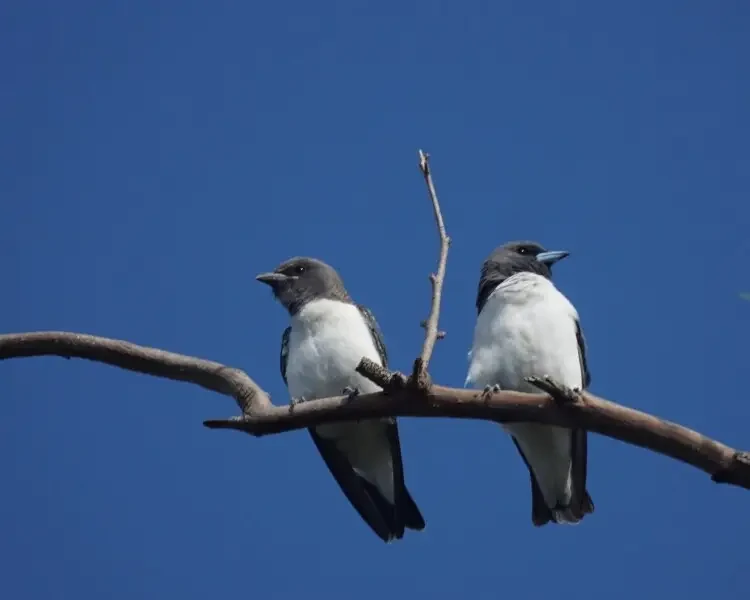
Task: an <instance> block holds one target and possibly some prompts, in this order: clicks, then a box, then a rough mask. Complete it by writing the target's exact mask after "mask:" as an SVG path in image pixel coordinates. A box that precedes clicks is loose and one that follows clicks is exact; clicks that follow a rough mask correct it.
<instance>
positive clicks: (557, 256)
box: [536, 250, 570, 266]
mask: <svg viewBox="0 0 750 600" xmlns="http://www.w3.org/2000/svg"><path fill="white" fill-rule="evenodd" d="M568 254H570V252H568V251H567V250H552V251H550V252H540V253H539V254H537V255H536V259H537V261H538V262H540V263H544V264H545V265H547V266H550V265H554V264H555V263H556V262H557V261H558V260H562V259H563V258H565V257H566V256H568Z"/></svg>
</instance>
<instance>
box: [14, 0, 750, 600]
mask: <svg viewBox="0 0 750 600" xmlns="http://www.w3.org/2000/svg"><path fill="white" fill-rule="evenodd" d="M749 25H750V14H749V13H748V9H747V6H745V5H744V4H743V3H741V2H732V1H727V2H714V3H705V2H695V1H687V2H677V1H665V2H658V3H656V2H637V1H636V2H628V3H616V4H615V3H603V2H594V1H581V2H574V3H567V2H566V3H562V2H560V3H557V2H521V1H511V2H476V1H467V2H461V3H458V2H437V3H436V2H429V3H428V2H395V1H393V0H381V1H380V2H362V1H356V0H350V1H347V2H343V1H342V2H315V3H313V2H301V1H299V0H291V1H289V2H284V3H281V2H278V3H270V2H268V3H259V2H247V3H240V2H221V1H216V2H212V3H210V4H209V3H206V2H203V3H199V2H187V1H186V2H179V3H178V2H146V1H144V0H138V1H133V2H129V3H104V2H95V1H93V0H91V1H87V2H84V1H80V0H70V1H69V2H64V3H63V2H51V1H45V2H42V1H40V2H36V3H30V2H18V1H16V2H6V3H4V4H3V5H2V6H0V57H2V58H0V67H1V71H0V73H1V75H2V82H3V84H2V86H0V114H1V115H2V135H0V195H1V196H2V198H3V201H2V203H0V221H1V222H2V223H3V234H2V235H1V236H0V241H1V243H2V254H3V256H4V257H6V261H5V267H6V272H5V277H4V279H5V285H4V286H3V293H2V296H0V306H1V307H2V310H1V311H0V330H2V331H5V332H16V331H26V330H44V329H65V330H73V331H82V332H87V333H93V334H100V335H106V336H110V337H120V338H126V339H128V340H131V341H134V342H136V343H142V344H146V345H153V346H158V347H162V348H166V349H169V350H173V351H178V352H184V353H188V354H195V355H199V356H202V357H206V358H212V359H214V360H218V361H222V362H224V363H227V364H231V365H234V366H238V367H241V368H243V369H245V370H247V371H248V373H250V374H251V376H253V377H255V378H256V379H257V381H258V382H259V383H261V385H262V386H263V387H264V388H265V389H267V390H268V391H269V392H270V393H271V394H272V395H273V396H274V398H275V399H277V401H279V402H286V394H285V388H284V386H283V382H282V380H281V377H280V375H279V372H278V350H279V342H280V336H281V332H282V330H283V328H284V327H285V326H286V322H287V317H286V315H285V313H284V311H283V310H282V308H281V307H280V306H278V305H277V304H276V303H275V302H274V301H273V299H272V297H271V295H270V294H269V291H268V289H266V288H265V287H264V286H262V285H261V284H259V283H257V282H255V281H254V276H255V274H257V273H259V272H261V271H266V270H269V269H271V268H273V267H274V266H275V265H276V264H278V263H279V262H281V261H282V260H284V259H286V258H289V257H291V256H294V255H298V254H303V255H312V256H316V257H319V258H322V259H324V260H326V261H328V262H330V263H331V264H333V265H334V266H335V267H336V268H337V269H338V270H339V271H340V273H341V274H342V276H343V278H344V280H345V282H346V283H347V285H348V287H349V290H350V292H351V293H352V294H353V295H354V297H355V298H356V299H357V300H359V301H361V302H365V303H367V304H368V305H369V306H370V307H371V308H372V309H373V311H374V312H375V314H376V315H377V317H378V320H379V322H380V324H381V326H382V328H383V331H384V334H385V339H386V342H387V344H388V348H389V353H390V356H391V360H392V366H394V367H395V368H399V369H407V368H408V366H409V365H410V364H411V361H412V359H413V358H414V356H416V353H417V352H418V349H419V347H420V343H421V339H422V333H423V332H422V330H421V329H420V328H419V321H420V320H421V319H423V318H424V317H425V316H426V314H427V309H428V300H429V283H428V281H427V275H428V273H429V272H430V270H431V269H433V268H434V265H435V260H436V256H437V246H436V243H437V242H436V235H435V231H434V224H433V221H432V216H431V213H430V207H429V203H428V200H427V196H426V193H425V190H424V186H423V181H422V178H421V176H420V174H419V172H418V170H417V167H416V150H417V149H418V148H420V147H421V148H424V149H426V150H427V151H429V152H430V153H431V155H432V157H433V160H432V164H433V169H434V173H435V181H436V184H437V186H438V191H439V194H440V197H441V200H442V203H443V210H444V214H445V218H446V222H447V226H448V230H449V234H450V235H451V236H452V237H453V240H454V244H453V247H452V250H451V255H450V259H449V266H448V277H447V281H446V290H445V295H444V307H443V313H442V321H441V325H442V328H444V329H445V330H447V332H448V337H447V338H446V339H445V340H444V341H443V342H440V344H439V345H438V347H437V349H436V352H435V356H434V359H433V362H432V373H433V376H434V378H435V379H436V380H437V381H439V382H441V383H444V384H449V385H461V384H462V382H463V380H464V377H465V374H466V369H467V360H466V353H467V350H468V348H469V345H470V342H471V335H472V327H473V322H474V317H475V311H474V294H475V289H476V281H477V278H478V273H479V267H480V264H481V262H482V260H483V259H484V258H485V256H486V255H487V254H488V253H489V252H490V251H491V250H492V248H494V247H495V246H496V245H499V244H500V243H502V242H504V241H507V240H511V239H524V238H531V239H536V240H539V241H541V242H542V243H543V244H544V245H546V246H547V247H549V248H554V249H567V250H570V251H571V257H570V258H569V259H567V260H566V261H565V262H564V263H561V264H560V265H559V266H558V268H557V269H556V273H555V277H556V281H557V283H558V285H559V286H560V287H561V289H562V290H563V291H564V292H565V293H566V294H567V295H568V296H569V297H570V298H571V300H572V301H573V302H574V303H575V304H576V305H577V307H578V309H579V312H580V314H581V318H582V323H583V327H584V330H585V333H586V336H587V338H588V342H589V347H590V358H589V360H590V367H591V370H592V375H593V384H592V391H593V392H594V393H597V394H599V395H602V396H604V397H606V398H609V399H612V400H615V401H618V402H621V403H624V404H627V405H630V406H634V407H636V408H639V409H643V410H647V411H650V412H652V413H655V414H657V415H659V416H662V417H665V418H668V419H671V420H674V421H678V422H680V423H682V424H684V425H687V426H690V427H693V428H696V429H698V430H700V431H702V432H704V433H706V434H709V435H711V436H715V437H717V438H719V439H720V440H722V441H724V442H726V443H729V444H731V445H734V446H738V447H744V448H748V447H750V437H749V436H748V427H747V423H748V419H750V408H749V406H750V405H749V404H748V398H747V393H746V391H745V388H746V386H745V378H744V374H745V373H746V371H747V368H748V354H747V340H748V335H750V305H748V303H747V302H746V301H743V300H742V299H741V298H740V296H739V294H740V293H741V292H742V291H748V290H750V271H749V270H748V268H747V258H748V256H750V238H748V235H747V231H748V222H749V220H750V203H748V189H749V188H750V147H749V146H748V143H747V140H748V137H749V136H750V113H748V110H747V107H748V106H750V75H749V74H748V71H747V57H748V56H750V36H748V35H747V32H748V26H749ZM236 412H237V410H236V407H235V406H234V404H233V402H232V401H231V400H230V399H227V398H223V397H221V396H217V395H214V394H211V393H209V392H206V391H203V390H201V389H198V388H196V387H193V386H189V385H185V384H179V383H175V382H167V381H162V380H157V379H153V378H149V377H146V376H141V375H136V374H132V373H128V372H123V371H118V370H116V369H113V368H110V367H106V366H102V365H97V364H92V363H86V362H83V361H64V360H61V359H55V358H40V359H24V360H17V361H8V362H6V363H3V364H0V473H2V480H3V484H2V493H0V531H2V535H0V596H2V597H5V598H13V599H14V600H25V599H32V598H33V599H39V598H50V599H52V598H66V599H67V598H78V599H81V600H85V599H89V598H92V599H93V598H103V597H104V598H110V599H113V600H117V599H131V598H136V597H137V598H144V599H150V598H165V597H169V598H182V599H184V600H187V599H191V598H206V597H211V598H228V597H252V598H269V599H270V598H293V597H301V596H303V595H304V596H306V597H307V596H310V594H317V593H323V592H324V591H325V592H326V593H327V594H328V597H329V598H350V597H353V596H356V597H357V598H359V599H360V600H366V599H370V598H382V597H383V595H384V594H387V596H388V597H389V598H416V597H422V596H424V597H426V598H456V597H464V596H465V597H467V598H480V599H481V598H498V597H504V598H511V597H517V598H541V597H544V596H545V595H554V597H556V598H572V597H575V598H577V599H579V600H581V599H586V598H601V597H602V595H606V597H607V598H609V599H610V600H616V599H619V598H631V597H632V596H633V595H638V597H640V598H663V597H665V594H667V593H669V594H670V597H671V596H672V595H674V596H675V597H677V596H680V597H682V598H704V597H707V594H709V595H710V597H716V598H722V599H731V598H741V597H744V594H746V589H743V588H744V586H743V585H742V584H741V583H740V581H743V580H744V579H742V577H743V575H744V573H745V572H746V571H747V568H748V565H750V562H748V558H747V552H746V548H745V541H746V540H747V539H748V536H750V520H749V519H748V518H747V506H748V501H749V500H750V496H748V492H747V491H744V490H739V489H735V488H729V487H722V486H718V485H714V484H712V483H711V482H710V480H709V478H708V476H706V475H704V474H703V473H701V472H698V471H696V470H694V469H691V468H689V467H687V466H684V465H682V464H679V463H676V462H674V461H671V460H669V459H667V458H664V457H660V456H656V455H653V454H651V453H648V452H646V451H644V450H641V449H638V448H634V447H630V446H627V445H625V444H622V443H620V442H616V441H613V440H610V439H606V438H602V437H599V436H592V438H591V440H590V442H589V448H590V453H589V483H588V487H589V491H590V492H591V495H592V496H593V498H594V501H595V503H596V507H597V509H596V513H595V514H594V515H593V516H591V517H588V518H587V519H586V520H585V521H584V522H583V523H582V524H581V525H580V526H578V527H575V528H573V527H555V526H547V527H544V528H541V529H536V528H534V527H532V525H531V520H530V510H531V509H530V489H529V481H528V474H527V471H526V469H525V467H524V465H523V463H522V461H521V460H520V458H519V457H518V455H517V454H516V451H515V449H514V448H513V445H512V443H511V441H510V439H509V438H508V437H507V436H506V435H505V434H504V433H503V432H502V431H501V430H500V429H499V428H498V427H497V426H495V425H492V424H488V423H482V422H467V421H464V422H458V421H448V420H416V419H403V420H402V421H401V438H402V445H403V452H404V457H405V458H404V460H405V469H406V476H407V482H408V485H409V487H410V488H411V490H412V492H413V494H414V496H415V498H416V500H417V502H418V503H419V505H420V507H421V509H422V512H423V513H424V515H425V517H426V519H427V529H426V530H425V531H424V532H423V533H421V534H411V535H407V537H405V538H404V539H403V540H402V541H401V542H399V543H395V544H392V545H388V546H386V545H385V544H383V543H382V542H381V541H380V540H378V539H377V538H376V537H375V536H374V535H373V534H372V533H371V532H370V531H369V530H368V528H367V527H366V526H365V525H364V524H363V523H362V522H361V521H360V520H359V518H358V516H357V515H356V513H355V512H354V510H353V509H352V508H351V507H350V506H349V504H348V503H347V501H346V499H345V498H344V496H343V495H342V494H341V492H340V491H339V489H338V487H337V486H336V484H335V482H334V481H333V479H332V478H331V476H330V475H329V474H328V472H327V470H326V467H325V465H324V464H323V462H322V460H321V459H320V457H319V456H318V455H317V453H316V451H315V449H314V447H313V445H312V442H311V440H310V439H309V437H308V434H307V433H306V432H304V431H300V432H295V433H289V434H285V435H280V436H275V437H268V438H263V439H259V440H258V439H253V438H250V437H248V436H244V435H242V434H239V433H234V432H214V431H208V430H206V429H204V428H203V426H202V424H201V423H202V421H203V420H204V419H209V418H221V417H224V416H229V415H233V414H236Z"/></svg>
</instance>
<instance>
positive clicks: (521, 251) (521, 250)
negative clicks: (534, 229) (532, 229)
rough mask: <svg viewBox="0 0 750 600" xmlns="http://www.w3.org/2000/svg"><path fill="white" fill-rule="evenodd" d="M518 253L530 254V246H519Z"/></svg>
mask: <svg viewBox="0 0 750 600" xmlns="http://www.w3.org/2000/svg"><path fill="white" fill-rule="evenodd" d="M518 253H519V254H528V253H529V249H528V248H519V249H518Z"/></svg>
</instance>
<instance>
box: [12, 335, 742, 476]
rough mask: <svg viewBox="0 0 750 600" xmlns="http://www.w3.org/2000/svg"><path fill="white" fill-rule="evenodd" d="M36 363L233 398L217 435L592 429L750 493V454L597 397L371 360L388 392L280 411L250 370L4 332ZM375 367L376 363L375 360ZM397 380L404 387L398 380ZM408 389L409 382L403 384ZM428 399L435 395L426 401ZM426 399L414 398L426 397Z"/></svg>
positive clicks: (86, 340) (101, 341)
mask: <svg viewBox="0 0 750 600" xmlns="http://www.w3.org/2000/svg"><path fill="white" fill-rule="evenodd" d="M31 356H61V357H64V358H71V357H73V358H85V359H87V360H93V361H97V362H102V363H106V364H109V365H112V366H116V367H120V368H122V369H127V370H130V371H136V372H139V373H146V374H148V375H155V376H157V377H164V378H167V379H174V380H178V381H185V382H189V383H194V384H197V385H200V386H201V387H203V388H206V389H209V390H212V391H215V392H218V393H220V394H224V395H226V396H231V397H233V398H234V399H235V400H236V401H237V404H238V405H239V406H240V408H241V409H242V411H243V416H241V417H235V418H233V419H224V420H212V421H206V422H205V425H206V427H208V428H210V429H233V430H236V431H243V432H245V433H248V434H250V435H253V436H263V435H271V434H277V433H283V432H285V431H293V430H295V429H302V428H305V427H313V426H316V425H323V424H326V423H333V422H338V421H352V420H359V419H373V418H379V417H434V418H458V419H479V420H485V421H494V422H498V423H512V422H518V421H526V422H536V423H544V424H547V425H558V426H560V427H568V428H578V429H586V430H589V431H592V432H595V433H600V434H602V435H605V436H607V437H611V438H614V439H617V440H620V441H623V442H626V443H629V444H632V445H635V446H640V447H642V448H646V449H648V450H652V451H654V452H658V453H659V454H663V455H665V456H669V457H671V458H674V459H676V460H679V461H682V462H684V463H687V464H689V465H692V466H694V467H696V468H698V469H701V470H702V471H705V472H706V473H708V474H709V475H711V478H712V479H713V480H714V481H716V482H717V483H728V484H731V485H736V486H739V487H742V488H745V489H750V455H748V454H747V453H745V452H740V451H737V450H735V449H733V448H730V447H729V446H726V445H724V444H722V443H720V442H718V441H715V440H712V439H710V438H708V437H706V436H704V435H702V434H700V433H698V432H696V431H693V430H692V429H688V428H686V427H682V426H681V425H677V424H675V423H670V422H669V421H664V420H662V419H659V418H657V417H654V416H651V415H648V414H646V413H643V412H640V411H637V410H634V409H632V408H627V407H625V406H620V405H618V404H615V403H613V402H609V401H608V400H604V399H602V398H598V397H596V396H594V395H592V394H589V393H582V394H580V395H578V397H577V398H576V399H574V400H571V401H568V402H566V403H565V404H561V403H560V402H558V401H557V400H555V399H554V398H552V397H551V396H549V395H547V394H526V393H522V392H509V391H500V392H495V393H489V394H485V393H483V392H482V391H480V390H467V389H461V388H449V387H443V386H440V385H431V386H430V388H429V389H428V390H427V391H426V392H423V391H421V390H418V389H415V388H414V387H412V386H408V385H405V384H404V382H405V381H406V378H405V377H404V376H403V375H401V374H399V373H390V372H388V371H386V370H385V369H382V368H381V367H379V366H378V365H376V364H374V363H372V364H371V365H370V366H368V361H363V365H360V367H361V368H362V369H363V370H364V371H366V372H368V373H369V375H370V376H371V378H372V379H374V380H378V382H379V385H382V387H383V388H384V389H386V390H388V391H386V392H380V393H377V394H363V395H361V396H358V397H357V400H356V401H354V402H353V401H347V398H346V397H345V396H340V397H335V398H324V399H321V400H310V401H307V402H303V403H301V404H297V405H295V407H294V410H291V407H289V406H274V405H273V404H271V402H270V399H269V397H268V395H267V394H266V393H265V392H264V391H263V390H262V389H261V388H260V387H259V386H258V385H257V384H256V383H255V382H253V380H252V379H250V377H248V376H247V375H246V374H245V373H244V372H243V371H240V370H239V369H234V368H231V367H227V366H224V365H221V364H219V363H216V362H212V361H208V360H203V359H200V358H195V357H191V356H184V355H182V354H175V353H172V352H166V351H164V350H158V349H155V348H148V347H145V346H138V345H136V344H132V343H130V342H124V341H121V340H113V339H109V338H102V337H97V336H93V335H84V334H80V333H68V332H62V331H48V332H37V333H16V334H5V335H0V360H6V359H10V358H20V357H31ZM370 362H371V361H370ZM394 382H396V383H394ZM398 382H400V383H398ZM425 394H426V396H425ZM425 397H426V400H427V401H426V402H425V401H415V400H418V399H419V398H425Z"/></svg>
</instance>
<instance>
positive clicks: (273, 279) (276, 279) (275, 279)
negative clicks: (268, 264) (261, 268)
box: [255, 273, 288, 287]
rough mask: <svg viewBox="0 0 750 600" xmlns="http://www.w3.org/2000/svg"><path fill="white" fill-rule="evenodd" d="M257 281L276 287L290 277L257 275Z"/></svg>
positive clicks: (281, 274) (280, 274) (272, 274)
mask: <svg viewBox="0 0 750 600" xmlns="http://www.w3.org/2000/svg"><path fill="white" fill-rule="evenodd" d="M255 279H256V280H257V281H260V282H263V283H265V284H266V285H270V286H271V287H274V286H277V285H279V284H280V283H283V282H284V281H286V280H287V279H288V277H287V276H286V275H284V274H283V273H261V274H260V275H256V277H255Z"/></svg>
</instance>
